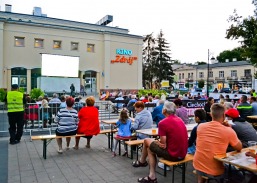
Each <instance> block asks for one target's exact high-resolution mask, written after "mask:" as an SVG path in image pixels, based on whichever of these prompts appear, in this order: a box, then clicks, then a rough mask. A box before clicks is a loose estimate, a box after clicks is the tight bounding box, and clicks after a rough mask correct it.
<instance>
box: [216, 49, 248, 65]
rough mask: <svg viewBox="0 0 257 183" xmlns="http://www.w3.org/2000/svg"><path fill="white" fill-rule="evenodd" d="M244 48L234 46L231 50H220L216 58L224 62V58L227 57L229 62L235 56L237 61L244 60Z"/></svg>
mask: <svg viewBox="0 0 257 183" xmlns="http://www.w3.org/2000/svg"><path fill="white" fill-rule="evenodd" d="M243 55H244V50H243V49H242V48H235V49H233V50H231V51H230V50H225V51H223V52H221V53H220V54H219V55H218V56H217V60H218V61H219V62H225V61H226V59H229V61H230V62H232V60H233V58H236V59H237V60H238V61H242V60H246V58H245V57H244V56H243Z"/></svg>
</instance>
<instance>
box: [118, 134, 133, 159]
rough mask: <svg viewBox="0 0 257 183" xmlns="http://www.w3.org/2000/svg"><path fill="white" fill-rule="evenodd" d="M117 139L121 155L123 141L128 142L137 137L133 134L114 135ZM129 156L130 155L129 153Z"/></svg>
mask: <svg viewBox="0 0 257 183" xmlns="http://www.w3.org/2000/svg"><path fill="white" fill-rule="evenodd" d="M114 139H115V140H117V141H118V143H119V156H120V154H121V152H120V151H121V141H124V142H127V141H132V140H136V139H137V137H136V136H131V137H114ZM127 157H128V155H127Z"/></svg>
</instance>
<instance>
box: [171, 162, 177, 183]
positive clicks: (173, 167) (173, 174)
mask: <svg viewBox="0 0 257 183" xmlns="http://www.w3.org/2000/svg"><path fill="white" fill-rule="evenodd" d="M175 168H176V167H175V166H172V183H174V178H175V177H174V176H175Z"/></svg>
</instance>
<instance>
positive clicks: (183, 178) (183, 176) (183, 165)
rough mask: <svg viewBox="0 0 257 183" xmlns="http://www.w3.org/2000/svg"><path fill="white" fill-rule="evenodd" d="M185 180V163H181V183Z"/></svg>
mask: <svg viewBox="0 0 257 183" xmlns="http://www.w3.org/2000/svg"><path fill="white" fill-rule="evenodd" d="M185 182H186V163H182V183H185Z"/></svg>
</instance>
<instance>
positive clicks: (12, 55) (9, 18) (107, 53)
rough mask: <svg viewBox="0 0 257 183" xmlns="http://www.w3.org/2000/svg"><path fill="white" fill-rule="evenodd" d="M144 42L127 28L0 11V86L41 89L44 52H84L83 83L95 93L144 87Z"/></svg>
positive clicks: (80, 54)
mask: <svg viewBox="0 0 257 183" xmlns="http://www.w3.org/2000/svg"><path fill="white" fill-rule="evenodd" d="M142 44H143V38H142V36H138V35H131V34H129V31H128V29H122V28H117V27H110V26H105V25H96V24H88V23H82V22H75V21H69V20H62V19H55V18H49V17H44V16H34V15H27V14H18V13H12V12H4V11H0V72H1V74H0V88H7V89H8V90H10V88H11V85H12V84H13V83H14V82H17V84H19V86H20V87H24V89H25V90H26V91H27V92H30V91H31V89H33V88H37V78H38V77H40V76H41V65H42V63H41V59H42V58H41V54H53V55H65V56H75V57H79V71H78V78H80V82H81V85H83V86H86V85H88V83H89V84H90V86H89V87H91V90H92V88H93V90H94V91H95V92H96V93H98V92H99V91H100V89H117V88H119V89H141V88H142ZM69 67H72V65H70V66H69ZM56 69H58V68H56ZM88 80H90V81H88Z"/></svg>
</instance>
